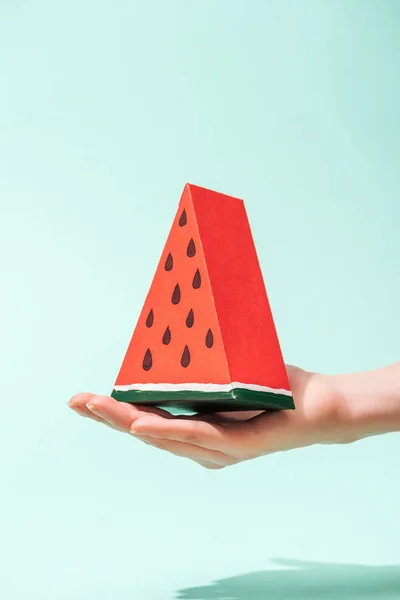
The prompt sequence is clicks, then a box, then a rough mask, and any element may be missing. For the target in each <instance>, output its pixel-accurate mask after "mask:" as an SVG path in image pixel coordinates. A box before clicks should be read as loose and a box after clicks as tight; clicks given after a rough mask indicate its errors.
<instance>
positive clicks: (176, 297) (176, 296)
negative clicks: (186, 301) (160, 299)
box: [171, 283, 181, 304]
mask: <svg viewBox="0 0 400 600" xmlns="http://www.w3.org/2000/svg"><path fill="white" fill-rule="evenodd" d="M180 301H181V288H180V287H179V283H177V284H176V286H175V288H174V291H173V294H172V298H171V302H172V304H179V302H180Z"/></svg>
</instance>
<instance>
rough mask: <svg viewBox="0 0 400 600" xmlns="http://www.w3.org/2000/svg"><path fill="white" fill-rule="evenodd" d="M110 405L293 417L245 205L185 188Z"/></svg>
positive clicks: (291, 404) (290, 396) (283, 367)
mask: <svg viewBox="0 0 400 600" xmlns="http://www.w3.org/2000/svg"><path fill="white" fill-rule="evenodd" d="M112 396H113V397H114V398H116V399H117V400H122V401H125V402H132V403H135V404H152V405H156V406H164V407H170V408H175V409H176V408H178V409H179V410H190V411H199V412H202V411H206V412H211V411H221V410H262V409H269V408H273V409H277V408H294V404H293V399H292V394H291V391H290V386H289V381H288V378H287V373H286V369H285V365H284V362H283V358H282V354H281V350H280V346H279V341H278V337H277V334H276V330H275V325H274V321H273V317H272V313H271V309H270V306H269V302H268V297H267V293H266V290H265V286H264V281H263V278H262V273H261V269H260V266H259V262H258V259H257V254H256V249H255V246H254V242H253V238H252V235H251V230H250V226H249V222H248V219H247V215H246V211H245V208H244V204H243V202H242V201H241V200H238V199H236V198H231V197H229V196H225V195H223V194H219V193H217V192H212V191H210V190H206V189H204V188H200V187H197V186H193V185H189V184H188V185H187V186H186V187H185V190H184V192H183V195H182V198H181V201H180V205H179V208H178V211H177V214H176V217H175V220H174V223H173V225H172V229H171V232H170V234H169V237H168V239H167V242H166V245H165V247H164V251H163V254H162V256H161V259H160V262H159V264H158V267H157V271H156V274H155V276H154V279H153V283H152V285H151V287H150V291H149V293H148V295H147V298H146V301H145V304H144V306H143V309H142V312H141V314H140V317H139V320H138V323H137V325H136V328H135V331H134V333H133V336H132V339H131V342H130V344H129V347H128V350H127V352H126V355H125V358H124V361H123V363H122V366H121V369H120V372H119V374H118V377H117V380H116V382H115V386H114V390H113V392H112Z"/></svg>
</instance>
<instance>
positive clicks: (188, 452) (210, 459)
mask: <svg viewBox="0 0 400 600" xmlns="http://www.w3.org/2000/svg"><path fill="white" fill-rule="evenodd" d="M135 437H137V438H138V439H140V440H142V441H144V442H146V444H149V445H151V446H154V447H156V448H159V449H160V450H165V451H167V452H170V453H171V454H174V455H175V456H181V457H183V458H189V459H191V460H195V461H202V462H204V463H212V464H214V465H217V466H218V467H226V466H228V465H233V464H236V463H237V462H238V460H237V459H236V458H234V457H232V456H228V455H227V454H224V453H223V452H218V451H216V450H208V449H207V448H202V447H201V446H195V445H193V444H186V443H184V442H175V441H171V440H165V439H158V438H153V437H150V436H147V435H140V436H139V435H137V436H135Z"/></svg>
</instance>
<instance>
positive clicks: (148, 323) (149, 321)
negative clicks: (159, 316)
mask: <svg viewBox="0 0 400 600" xmlns="http://www.w3.org/2000/svg"><path fill="white" fill-rule="evenodd" d="M153 323H154V312H153V309H151V311H150V312H149V314H148V315H147V319H146V327H151V326H152V325H153Z"/></svg>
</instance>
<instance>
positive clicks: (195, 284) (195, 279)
mask: <svg viewBox="0 0 400 600" xmlns="http://www.w3.org/2000/svg"><path fill="white" fill-rule="evenodd" d="M192 286H193V287H194V289H195V290H198V289H199V287H200V286H201V275H200V271H199V270H198V269H197V271H196V273H195V274H194V277H193V282H192Z"/></svg>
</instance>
